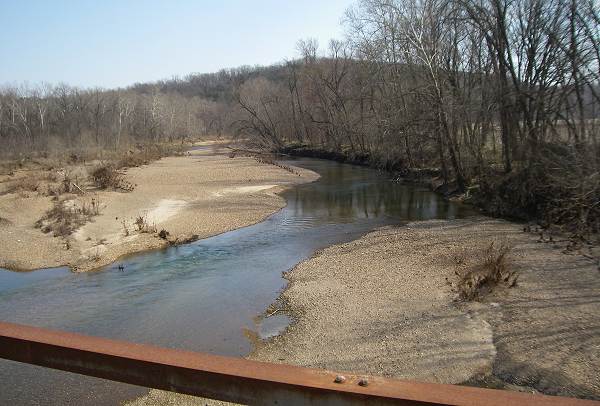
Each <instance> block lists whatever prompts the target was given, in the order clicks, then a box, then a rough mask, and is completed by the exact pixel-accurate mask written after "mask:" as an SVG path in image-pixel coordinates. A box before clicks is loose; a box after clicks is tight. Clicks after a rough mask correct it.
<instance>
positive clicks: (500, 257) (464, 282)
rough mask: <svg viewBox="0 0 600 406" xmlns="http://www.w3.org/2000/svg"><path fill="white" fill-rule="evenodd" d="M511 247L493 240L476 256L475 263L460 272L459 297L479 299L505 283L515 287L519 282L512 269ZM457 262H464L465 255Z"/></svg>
mask: <svg viewBox="0 0 600 406" xmlns="http://www.w3.org/2000/svg"><path fill="white" fill-rule="evenodd" d="M510 251H511V247H510V246H509V245H506V244H504V243H502V244H500V245H499V246H497V247H496V245H495V243H494V242H492V243H491V244H490V245H489V247H488V248H487V249H486V250H484V251H483V252H482V253H481V254H480V256H479V257H477V258H475V264H474V265H472V266H471V267H469V268H468V269H467V270H466V272H463V273H462V274H460V273H459V272H457V275H458V277H459V280H458V283H457V290H458V294H459V297H460V298H461V299H463V300H477V299H479V298H481V297H483V296H485V295H486V294H488V293H490V292H491V291H492V290H493V289H494V288H495V287H496V286H497V285H499V284H503V285H505V286H507V287H513V286H515V285H516V283H517V278H518V275H517V273H516V271H515V270H513V269H511V266H510V260H509V254H510ZM457 258H461V261H460V262H459V261H458V260H457V264H461V263H464V257H463V256H462V255H461V256H458V257H457Z"/></svg>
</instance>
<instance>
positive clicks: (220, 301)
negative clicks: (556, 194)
mask: <svg viewBox="0 0 600 406" xmlns="http://www.w3.org/2000/svg"><path fill="white" fill-rule="evenodd" d="M200 159H201V158H200ZM284 163H285V164H292V165H296V166H301V167H304V168H308V169H311V170H313V171H315V172H317V173H319V174H320V175H321V178H320V179H319V180H318V181H316V182H313V183H308V184H304V185H299V186H296V187H294V188H292V189H290V190H288V191H286V192H284V193H283V194H282V196H283V197H284V198H285V199H286V201H287V206H286V207H285V208H284V209H282V210H281V211H279V212H277V213H275V214H273V215H272V216H270V217H268V218H267V219H266V220H265V221H263V222H261V223H258V224H255V225H253V226H249V227H245V228H241V229H238V230H234V231H231V232H227V233H224V234H221V235H218V236H214V237H211V238H207V239H204V240H200V241H197V242H194V243H190V244H186V245H183V246H179V247H171V248H167V249H164V250H160V251H153V252H148V253H142V254H137V255H134V256H131V257H129V258H127V259H125V260H123V261H120V262H118V263H115V264H113V265H112V266H109V267H106V268H105V269H102V270H100V271H96V272H88V273H81V274H76V273H72V272H70V271H69V270H67V269H64V268H57V269H47V270H42V271H35V272H28V273H17V272H10V271H6V270H0V320H4V321H10V322H17V323H23V324H29V325H34V326H40V327H50V328H55V329H61V330H65V331H71V332H79V333H85V334H90V335H97V336H102V337H108V338H116V339H124V340H130V341H135V342H140V343H149V344H156V345H160V346H164V347H170V348H183V349H187V350H195V351H204V352H209V353H214V354H222V355H232V356H243V355H245V354H247V353H248V352H249V351H250V350H251V346H252V343H251V341H250V340H249V339H248V338H247V337H248V334H247V332H248V331H251V332H255V333H257V334H258V335H260V336H262V337H268V336H270V335H273V334H277V333H278V332H279V331H281V330H282V329H283V328H285V326H286V325H287V322H288V320H287V319H286V317H285V316H283V317H282V316H274V317H271V318H267V319H265V320H261V318H260V315H261V314H263V312H264V311H265V309H266V308H267V307H268V306H269V305H270V304H271V303H273V301H274V300H275V299H276V298H277V296H278V295H279V293H280V292H281V290H282V289H283V288H284V287H285V280H284V279H283V278H282V272H285V271H288V270H290V269H292V268H293V267H294V266H295V265H296V264H297V263H299V262H300V261H302V260H304V259H306V258H308V257H310V256H311V255H312V254H313V253H314V252H315V251H316V250H318V249H320V248H324V247H327V246H329V245H332V244H338V243H342V242H346V241H350V240H352V239H355V238H357V237H359V236H360V235H362V234H364V233H366V232H368V231H370V230H373V229H374V228H377V227H380V226H384V225H400V224H402V223H403V222H406V221H409V220H424V219H434V218H441V219H452V218H457V217H465V216H468V215H470V214H472V212H471V211H470V210H469V208H468V207H465V206H462V205H459V204H454V203H450V202H447V201H445V200H443V199H442V198H440V197H439V196H438V195H436V194H434V193H432V192H430V191H428V190H426V189H423V188H420V187H416V186H412V185H403V184H399V183H396V182H393V181H391V180H390V179H388V178H387V177H386V176H385V175H383V174H381V173H378V172H377V171H375V170H373V169H368V168H364V167H356V166H351V165H345V164H340V163H336V162H331V161H324V160H318V159H305V158H301V159H294V160H293V161H285V162H284ZM119 264H121V265H124V267H125V268H124V270H122V271H121V270H119V269H118V268H117V266H118V265H119ZM324 271H325V270H324ZM250 335H252V334H250ZM146 391H147V390H146V389H144V388H140V387H136V386H132V385H125V384H118V383H114V382H110V381H105V380H101V379H96V378H90V377H84V376H79V375H76V374H70V373H65V372H60V371H53V370H50V369H45V368H40V367H34V366H30V365H23V364H19V363H15V362H9V361H0V404H11V405H21V404H22V405H31V404H39V405H49V404H54V405H56V404H61V405H62V404H77V405H86V404H90V405H92V404H93V405H96V404H110V405H114V404H118V403H120V402H122V401H124V400H126V399H131V398H134V397H136V396H138V395H141V394H143V393H145V392H146Z"/></svg>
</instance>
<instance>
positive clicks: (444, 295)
mask: <svg viewBox="0 0 600 406" xmlns="http://www.w3.org/2000/svg"><path fill="white" fill-rule="evenodd" d="M494 240H496V241H498V240H503V241H507V242H509V243H510V244H511V245H513V246H514V249H513V254H512V266H513V267H515V268H516V269H518V270H519V272H520V277H519V283H518V285H517V286H516V287H515V288H512V289H499V290H498V291H496V292H494V293H493V294H491V295H490V296H488V297H486V298H485V299H484V300H482V301H481V302H473V303H457V302H455V301H454V300H455V298H456V294H455V293H454V292H453V291H452V289H451V286H450V285H449V284H448V282H447V280H448V281H452V280H454V279H455V278H456V276H455V275H454V271H455V270H456V267H457V263H456V259H455V258H456V255H466V257H467V261H468V260H469V256H475V255H476V253H477V252H480V251H481V250H483V249H485V247H486V246H487V245H489V243H490V242H491V241H494ZM537 240H538V236H537V235H532V234H529V233H524V232H523V231H522V227H520V226H518V225H515V224H512V223H509V222H505V221H500V220H490V219H483V220H482V219H479V220H460V221H430V222H423V223H412V224H409V225H408V226H406V227H401V228H387V229H383V230H380V231H376V232H373V233H370V234H368V235H366V236H365V237H363V238H361V239H359V240H356V241H353V242H350V243H348V244H342V245H338V246H334V247H330V248H328V249H326V250H324V251H323V252H321V253H319V254H317V255H316V256H315V257H313V258H312V259H310V260H308V261H306V262H304V263H302V264H300V265H298V266H297V267H296V268H295V269H294V270H293V271H292V272H291V273H290V275H289V280H290V284H289V286H288V289H287V290H286V291H285V292H284V293H283V295H282V299H283V300H284V301H285V302H286V303H287V306H288V308H289V311H290V313H291V314H292V315H293V316H294V317H295V318H296V320H297V322H296V323H295V324H294V325H293V326H291V327H290V328H289V329H288V331H287V333H286V334H284V335H282V336H279V337H276V338H275V339H274V340H272V341H270V342H268V343H266V344H265V345H264V346H262V347H260V348H258V349H257V350H256V351H255V353H254V354H253V355H252V358H255V359H259V360H263V361H271V362H282V363H289V364H295V365H303V366H308V367H317V368H326V369H333V370H348V371H353V372H364V373H371V374H377V375H386V376H394V377H399V378H407V379H416V380H422V381H430V382H443V383H463V382H467V383H472V384H478V385H479V384H484V385H486V386H495V387H504V388H507V389H517V390H537V391H542V392H545V393H549V394H561V395H566V396H578V397H595V398H599V397H600V372H599V371H600V273H599V272H598V268H597V265H596V264H594V263H593V262H592V261H590V260H588V259H586V258H583V257H582V256H578V255H565V254H563V253H562V252H561V249H559V248H558V247H553V246H552V245H553V244H548V243H538V242H537Z"/></svg>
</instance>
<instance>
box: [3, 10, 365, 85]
mask: <svg viewBox="0 0 600 406" xmlns="http://www.w3.org/2000/svg"><path fill="white" fill-rule="evenodd" d="M352 3H353V2H352V0H321V1H319V0H298V1H293V0H281V1H275V0H255V1H242V0H222V1H217V0H214V1H206V0H204V1H203V0H195V1H194V0H171V1H167V0H163V1H159V0H146V1H142V0H121V1H117V0H71V1H66V0H36V1H34V0H0V84H20V83H22V82H28V83H30V84H37V83H40V82H49V83H58V82H66V83H69V84H71V85H76V86H84V87H95V86H100V87H107V88H108V87H117V86H126V85H129V84H132V83H135V82H143V81H152V80H157V79H164V78H170V77H172V76H174V75H179V76H183V75H186V74H188V73H191V72H213V71H216V70H219V69H221V68H228V67H235V66H240V65H255V64H261V65H266V64H270V63H274V62H279V61H282V60H283V59H285V58H294V57H297V56H298V55H297V51H296V42H297V41H298V40H299V39H303V38H309V37H310V38H316V39H317V40H318V41H319V44H320V45H321V46H325V45H327V42H328V41H329V39H331V38H341V37H342V32H343V30H342V28H341V26H340V20H341V18H342V17H343V14H344V11H345V10H346V9H347V8H348V7H349V6H350V5H351V4H352Z"/></svg>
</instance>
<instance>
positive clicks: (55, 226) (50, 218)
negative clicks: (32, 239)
mask: <svg viewBox="0 0 600 406" xmlns="http://www.w3.org/2000/svg"><path fill="white" fill-rule="evenodd" d="M100 207H101V204H100V199H99V198H98V197H91V198H87V199H84V200H82V201H81V202H75V201H73V200H57V201H56V202H55V203H54V206H53V207H52V208H51V209H50V210H48V211H47V212H46V214H45V215H44V216H43V217H42V218H41V219H39V220H38V221H36V222H35V226H36V227H37V228H39V229H41V230H42V232H43V233H46V234H47V233H52V235H53V236H54V237H67V236H69V235H71V234H72V233H73V232H74V231H76V230H77V229H78V228H79V227H81V226H83V225H84V224H85V223H87V222H88V221H90V220H91V219H92V217H94V216H98V215H99V214H100Z"/></svg>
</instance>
